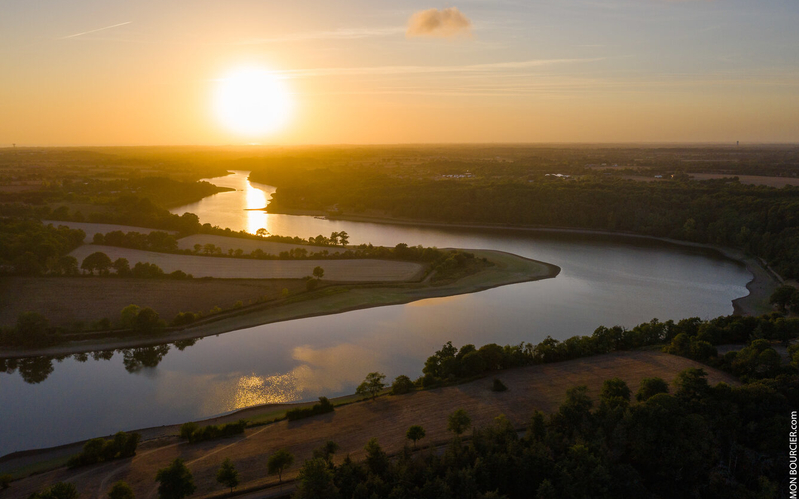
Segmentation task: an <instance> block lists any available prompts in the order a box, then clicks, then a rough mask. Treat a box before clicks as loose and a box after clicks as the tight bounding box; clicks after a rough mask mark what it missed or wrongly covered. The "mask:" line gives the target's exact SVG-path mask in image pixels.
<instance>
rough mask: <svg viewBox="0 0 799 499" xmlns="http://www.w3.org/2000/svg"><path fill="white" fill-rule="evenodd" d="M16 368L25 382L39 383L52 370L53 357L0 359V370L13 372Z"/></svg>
mask: <svg viewBox="0 0 799 499" xmlns="http://www.w3.org/2000/svg"><path fill="white" fill-rule="evenodd" d="M17 369H19V375H20V376H22V379H23V380H25V382H26V383H31V384H36V383H41V382H42V381H44V380H46V379H47V377H48V376H50V373H52V372H53V357H44V356H43V357H27V358H24V359H0V372H4V373H8V374H13V373H14V371H16V370H17Z"/></svg>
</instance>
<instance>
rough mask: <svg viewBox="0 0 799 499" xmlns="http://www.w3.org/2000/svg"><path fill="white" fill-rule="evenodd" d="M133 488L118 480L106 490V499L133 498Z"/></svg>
mask: <svg viewBox="0 0 799 499" xmlns="http://www.w3.org/2000/svg"><path fill="white" fill-rule="evenodd" d="M135 497H136V496H135V495H134V494H133V489H132V488H131V486H130V485H128V484H127V483H126V482H123V481H119V482H117V483H115V484H114V486H113V487H111V490H109V491H108V499H134V498H135Z"/></svg>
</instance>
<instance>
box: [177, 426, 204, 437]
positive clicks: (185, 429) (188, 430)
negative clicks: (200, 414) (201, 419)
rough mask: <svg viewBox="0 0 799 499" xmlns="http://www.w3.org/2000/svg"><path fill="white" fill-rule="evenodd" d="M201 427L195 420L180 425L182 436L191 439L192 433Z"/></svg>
mask: <svg viewBox="0 0 799 499" xmlns="http://www.w3.org/2000/svg"><path fill="white" fill-rule="evenodd" d="M198 429H200V425H198V424H197V423H193V422H188V423H183V424H182V425H180V438H185V439H186V440H189V439H190V438H191V435H192V433H194V432H195V431H197V430H198Z"/></svg>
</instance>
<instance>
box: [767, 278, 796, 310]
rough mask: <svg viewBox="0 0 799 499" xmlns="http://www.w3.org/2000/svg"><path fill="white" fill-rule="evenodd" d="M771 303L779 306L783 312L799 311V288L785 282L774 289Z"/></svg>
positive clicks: (770, 298)
mask: <svg viewBox="0 0 799 499" xmlns="http://www.w3.org/2000/svg"><path fill="white" fill-rule="evenodd" d="M769 303H771V304H772V305H776V306H777V307H779V309H780V311H782V312H788V311H792V312H793V313H799V289H796V288H795V287H793V286H790V285H788V284H784V285H782V286H780V287H778V288H777V289H775V290H774V292H773V293H772V294H771V296H770V297H769Z"/></svg>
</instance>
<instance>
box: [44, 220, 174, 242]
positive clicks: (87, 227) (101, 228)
mask: <svg viewBox="0 0 799 499" xmlns="http://www.w3.org/2000/svg"><path fill="white" fill-rule="evenodd" d="M42 223H43V224H44V225H47V224H53V227H58V226H59V225H63V226H65V227H69V228H70V229H80V230H82V231H83V232H85V233H86V237H85V238H83V241H84V242H87V243H90V242H91V241H92V238H93V237H94V235H95V234H108V233H109V232H113V231H115V230H119V231H122V232H126V233H127V232H139V233H141V234H149V233H150V232H155V231H161V232H169V233H170V234H174V233H175V232H174V231H169V230H161V229H147V228H145V227H133V226H131V225H115V224H96V223H88V222H62V221H59V220H42Z"/></svg>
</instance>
